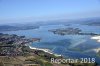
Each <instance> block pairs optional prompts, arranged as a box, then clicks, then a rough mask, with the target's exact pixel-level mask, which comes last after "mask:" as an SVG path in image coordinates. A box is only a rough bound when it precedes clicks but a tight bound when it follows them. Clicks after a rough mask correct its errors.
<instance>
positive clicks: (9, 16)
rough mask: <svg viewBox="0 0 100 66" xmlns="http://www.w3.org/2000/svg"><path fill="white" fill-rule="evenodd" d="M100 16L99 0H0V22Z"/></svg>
mask: <svg viewBox="0 0 100 66" xmlns="http://www.w3.org/2000/svg"><path fill="white" fill-rule="evenodd" d="M98 16H100V0H0V23H9V22H13V23H14V22H18V23H20V22H30V21H42V20H55V19H76V18H87V17H98Z"/></svg>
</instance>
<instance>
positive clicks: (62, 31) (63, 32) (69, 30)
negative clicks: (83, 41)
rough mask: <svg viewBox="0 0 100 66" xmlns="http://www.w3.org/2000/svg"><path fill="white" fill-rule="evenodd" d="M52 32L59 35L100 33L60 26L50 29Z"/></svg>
mask: <svg viewBox="0 0 100 66" xmlns="http://www.w3.org/2000/svg"><path fill="white" fill-rule="evenodd" d="M48 31H50V32H53V33H54V34H58V35H100V34H96V33H87V32H82V30H81V29H79V28H70V27H69V28H59V29H52V30H48Z"/></svg>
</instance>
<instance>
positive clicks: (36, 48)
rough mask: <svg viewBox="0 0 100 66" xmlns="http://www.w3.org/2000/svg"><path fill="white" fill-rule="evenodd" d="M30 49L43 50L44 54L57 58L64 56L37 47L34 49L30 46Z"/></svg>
mask: <svg viewBox="0 0 100 66" xmlns="http://www.w3.org/2000/svg"><path fill="white" fill-rule="evenodd" d="M29 48H30V49H34V50H41V51H43V52H46V53H49V54H53V55H55V56H57V57H59V56H62V55H59V54H56V53H53V52H52V51H51V50H49V49H43V48H36V47H32V46H29Z"/></svg>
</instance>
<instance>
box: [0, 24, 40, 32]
mask: <svg viewBox="0 0 100 66" xmlns="http://www.w3.org/2000/svg"><path fill="white" fill-rule="evenodd" d="M35 28H39V27H38V26H21V25H20V26H11V25H0V31H16V30H27V29H35Z"/></svg>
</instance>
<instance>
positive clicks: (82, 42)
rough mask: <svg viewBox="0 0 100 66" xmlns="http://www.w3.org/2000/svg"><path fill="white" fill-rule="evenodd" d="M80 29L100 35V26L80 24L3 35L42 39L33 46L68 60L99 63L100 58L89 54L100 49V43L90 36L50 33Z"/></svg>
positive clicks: (51, 26) (9, 32)
mask: <svg viewBox="0 0 100 66" xmlns="http://www.w3.org/2000/svg"><path fill="white" fill-rule="evenodd" d="M67 27H73V28H80V29H81V30H82V31H83V32H89V33H90V32H93V33H98V34H100V27H99V26H88V25H80V24H70V25H68V26H65V25H46V26H40V28H38V29H31V30H19V31H7V32H3V33H7V34H17V35H25V36H26V37H27V38H41V41H40V42H33V43H32V44H31V46H33V47H37V48H46V49H50V50H51V51H52V52H54V53H57V54H60V55H63V56H64V57H68V58H92V57H93V58H96V61H97V62H98V63H99V62H100V58H98V57H97V56H96V54H95V53H93V52H91V51H90V52H87V51H88V50H92V49H95V48H100V43H98V42H96V40H91V39H90V38H91V37H92V36H89V35H64V36H61V35H57V34H53V33H52V32H49V31H48V30H51V29H58V28H67Z"/></svg>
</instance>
